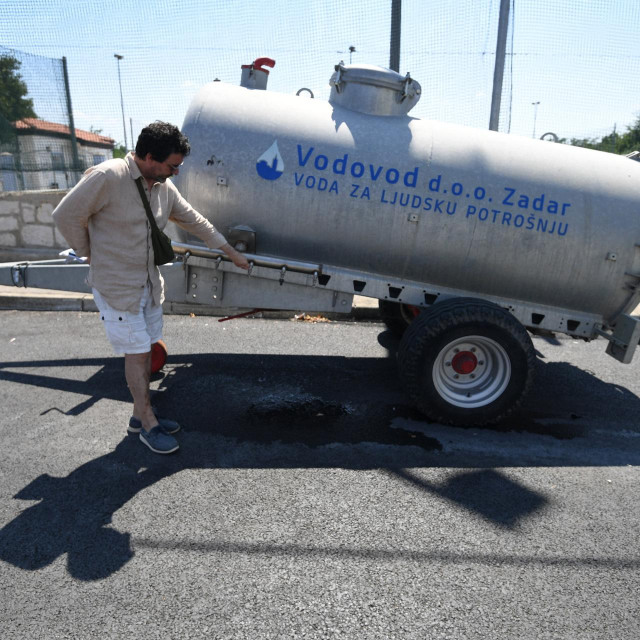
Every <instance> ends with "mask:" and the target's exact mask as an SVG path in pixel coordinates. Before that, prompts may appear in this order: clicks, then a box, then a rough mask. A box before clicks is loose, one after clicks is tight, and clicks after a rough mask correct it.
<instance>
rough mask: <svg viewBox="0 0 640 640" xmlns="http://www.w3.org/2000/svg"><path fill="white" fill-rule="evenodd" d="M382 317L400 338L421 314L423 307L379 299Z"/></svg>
mask: <svg viewBox="0 0 640 640" xmlns="http://www.w3.org/2000/svg"><path fill="white" fill-rule="evenodd" d="M378 309H379V310H380V318H381V319H382V322H384V323H385V324H386V325H387V328H388V329H389V330H390V331H391V332H392V333H393V334H395V335H396V336H397V337H398V338H402V336H403V335H404V332H405V331H406V330H407V328H408V327H409V325H410V324H411V323H412V322H413V321H414V320H415V319H416V318H417V317H418V316H419V315H420V312H421V311H422V309H420V307H415V306H414V305H412V304H402V303H401V302H390V301H389V300H378Z"/></svg>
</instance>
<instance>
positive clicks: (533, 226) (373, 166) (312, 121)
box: [178, 63, 640, 424]
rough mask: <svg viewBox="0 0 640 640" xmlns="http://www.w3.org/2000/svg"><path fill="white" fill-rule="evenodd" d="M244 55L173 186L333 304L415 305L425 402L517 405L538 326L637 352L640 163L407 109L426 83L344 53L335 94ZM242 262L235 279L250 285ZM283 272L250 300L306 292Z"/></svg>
mask: <svg viewBox="0 0 640 640" xmlns="http://www.w3.org/2000/svg"><path fill="white" fill-rule="evenodd" d="M260 66H261V65H260V64H259V63H258V64H255V65H254V67H252V70H254V69H255V71H254V73H253V76H255V77H256V78H260V79H262V80H264V75H263V74H264V73H266V71H262V70H261V69H260ZM243 71H244V78H243V84H245V85H246V86H231V85H228V84H223V83H220V82H213V83H211V84H209V85H207V86H205V87H204V88H203V89H202V90H201V91H200V93H199V94H198V95H197V96H196V97H195V99H194V100H193V102H192V104H191V105H190V107H189V110H188V112H187V115H186V118H185V121H184V125H183V130H184V132H185V134H186V135H187V136H188V137H189V139H190V140H191V143H192V152H191V155H190V156H189V157H188V158H187V159H186V161H185V164H184V167H183V170H182V171H181V172H180V175H179V176H178V187H179V189H180V190H181V192H182V193H183V194H184V195H185V197H186V198H187V199H188V200H189V201H190V202H191V203H192V204H193V205H194V206H195V207H196V208H197V209H198V210H199V211H201V212H203V213H205V214H207V213H208V212H210V213H211V215H212V219H214V220H215V222H216V224H217V225H218V226H219V227H220V228H221V229H222V230H223V232H227V233H230V234H231V235H232V236H234V234H236V235H235V238H236V239H237V242H240V243H241V244H240V246H241V247H242V248H248V249H249V250H250V252H251V253H254V254H257V255H260V256H270V257H272V258H274V259H276V260H278V261H282V263H283V264H282V267H281V268H280V269H279V271H280V272H281V273H280V276H279V277H278V281H279V282H283V283H286V282H288V281H290V280H291V279H293V278H294V276H297V277H298V283H300V282H301V281H302V280H305V279H306V284H307V285H308V286H306V287H302V289H307V290H308V291H311V292H316V293H320V292H323V291H326V292H331V294H332V297H331V302H332V303H333V306H332V307H330V309H331V310H338V311H339V310H340V308H341V306H344V305H343V303H345V302H346V301H345V300H344V299H343V298H342V299H341V298H340V296H343V295H345V294H348V295H352V294H359V295H364V296H370V297H373V298H377V299H378V300H380V301H381V304H382V309H383V311H384V313H385V315H386V317H387V320H388V321H389V324H390V325H391V326H393V327H394V328H396V329H398V328H403V316H404V317H406V314H407V313H409V314H410V316H411V318H410V319H411V320H412V322H411V323H410V325H409V323H408V322H407V324H408V325H409V328H408V330H407V331H406V332H405V333H404V336H403V337H402V341H401V344H400V348H399V356H398V360H399V366H400V372H401V375H402V377H403V379H404V381H405V383H406V388H407V391H408V393H409V395H410V396H411V398H412V399H413V401H414V402H415V403H416V405H417V406H418V407H419V408H420V409H421V410H422V411H423V412H424V413H426V414H427V415H429V416H431V417H432V418H434V419H437V420H442V421H447V422H453V423H467V424H470V423H484V422H489V421H495V420H498V419H500V418H501V417H503V416H504V415H505V414H506V413H508V412H509V411H511V410H512V409H513V408H514V407H515V406H517V404H518V403H519V402H520V400H521V399H522V397H523V395H524V393H525V392H526V390H527V388H528V387H529V386H530V384H531V381H532V373H533V369H534V364H535V359H534V350H533V347H532V343H531V339H530V337H529V334H528V332H527V329H529V330H533V331H552V332H562V333H566V334H569V335H571V336H577V337H581V338H584V339H587V340H590V339H593V338H596V337H598V336H599V335H605V337H607V338H608V339H609V346H608V350H609V353H611V355H613V356H614V357H617V358H618V359H620V360H621V361H623V362H629V361H630V359H631V356H632V354H633V351H634V350H635V347H636V345H637V343H638V338H639V335H640V334H639V328H638V322H637V320H635V319H634V318H632V317H631V316H630V315H629V313H630V312H631V310H632V309H634V308H635V306H636V305H637V303H638V285H639V283H640V163H638V162H635V161H634V160H632V159H630V158H627V157H620V156H615V155H612V154H608V153H602V152H597V151H592V150H587V149H582V148H577V147H571V146H567V145H562V144H554V143H551V142H546V141H540V140H530V139H525V138H521V137H516V136H509V135H504V134H500V133H496V132H491V131H484V130H477V129H471V128H466V127H461V126H456V125H452V124H445V123H442V122H434V121H428V120H421V119H418V118H413V117H411V116H410V115H408V113H409V111H410V109H411V108H412V107H413V106H414V105H415V104H416V103H417V101H418V100H419V99H420V97H421V95H422V93H423V90H422V88H421V87H420V85H419V83H418V82H416V81H415V80H413V79H412V78H410V77H409V76H408V75H407V76H402V75H400V74H398V73H396V72H394V71H391V70H389V69H384V68H380V67H373V66H368V65H343V64H341V65H338V66H337V67H336V69H335V73H334V74H333V76H332V77H331V81H330V83H331V95H330V98H329V100H328V101H325V100H317V99H309V97H308V96H307V95H306V94H303V95H300V96H295V95H284V94H280V93H276V92H270V91H261V90H256V89H253V88H249V87H250V86H251V84H250V81H249V82H248V81H247V76H248V75H249V74H251V71H250V72H249V74H248V73H247V71H246V68H245V70H243ZM261 71H262V73H261ZM424 97H425V98H426V99H428V95H427V96H424ZM181 240H182V241H183V242H185V243H188V242H189V240H188V238H187V237H185V236H181ZM203 255H204V254H203ZM287 261H289V262H290V263H291V269H289V268H288V267H287V266H286V263H287ZM296 262H297V263H301V264H298V265H297V266H298V270H296ZM277 266H278V265H276V267H277ZM301 267H302V268H301ZM305 267H306V268H305ZM276 271H278V269H276ZM225 277H226V274H225ZM232 277H234V278H235V282H234V283H232V282H231V278H229V279H228V280H229V281H228V282H225V289H226V288H234V289H236V290H237V291H239V290H240V289H243V286H242V284H241V278H242V276H240V275H235V276H232ZM281 278H283V279H281ZM249 279H250V278H249ZM244 280H245V281H246V280H247V279H246V278H244ZM275 283H276V280H275V279H274V280H273V286H272V287H271V288H270V290H269V291H268V292H267V291H263V293H264V294H266V297H261V298H260V299H259V300H258V299H255V298H253V297H252V296H251V292H250V291H248V290H247V292H246V293H247V296H248V297H247V299H246V302H245V301H241V305H240V306H245V304H247V303H249V304H250V305H254V304H259V305H260V306H275V307H280V306H283V305H281V304H278V298H283V301H284V298H285V297H286V296H288V295H293V297H294V299H293V300H289V301H288V302H289V303H291V302H293V307H298V308H300V306H303V305H304V301H303V300H300V303H298V301H297V300H295V294H291V293H290V292H289V291H286V292H285V291H284V290H283V289H282V285H279V284H275ZM254 284H255V285H256V288H259V289H263V287H262V285H261V284H260V283H259V282H258V281H257V280H256V281H254ZM218 290H222V289H218ZM308 291H307V293H308ZM253 293H255V291H254V292H253ZM223 296H224V293H223ZM237 302H238V301H236V302H235V303H237ZM349 302H350V301H349ZM350 306H351V305H350V304H348V308H350ZM418 312H419V313H418Z"/></svg>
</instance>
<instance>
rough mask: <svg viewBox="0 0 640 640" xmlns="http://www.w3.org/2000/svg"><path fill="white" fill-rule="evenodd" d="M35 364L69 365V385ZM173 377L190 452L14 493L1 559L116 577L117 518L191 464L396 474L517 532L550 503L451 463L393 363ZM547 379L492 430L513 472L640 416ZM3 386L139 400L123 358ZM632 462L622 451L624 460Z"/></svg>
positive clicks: (232, 368)
mask: <svg viewBox="0 0 640 640" xmlns="http://www.w3.org/2000/svg"><path fill="white" fill-rule="evenodd" d="M86 366H93V367H96V366H97V367H100V368H99V369H98V371H97V372H96V373H94V374H93V375H92V376H91V377H90V378H88V379H86V380H77V379H76V380H74V379H69V378H67V377H64V376H63V375H62V374H63V373H64V374H65V375H70V374H69V371H70V370H71V368H74V367H75V368H76V371H77V370H79V371H82V369H77V368H78V367H86ZM26 368H29V369H38V368H42V369H45V368H46V369H47V370H48V371H50V370H51V369H52V368H59V370H60V372H61V376H60V377H57V376H55V375H44V374H39V373H32V372H25V371H24V369H26ZM166 369H167V371H166V374H165V375H163V376H161V377H160V379H159V380H157V381H156V382H159V385H158V390H157V391H156V392H155V395H154V404H155V405H156V407H157V408H158V409H159V411H160V413H161V414H165V415H168V416H170V417H173V418H176V419H178V420H179V421H181V422H182V423H183V424H184V425H185V429H184V431H183V432H182V433H181V434H178V436H179V439H180V443H181V449H180V451H179V452H178V453H177V454H175V455H172V456H166V457H165V456H158V455H155V454H153V453H151V452H150V451H148V450H147V449H146V448H144V447H143V446H142V445H141V444H140V442H139V441H138V439H137V436H125V437H124V439H123V440H122V441H121V442H120V443H119V444H118V445H117V447H116V448H115V450H114V451H112V452H110V453H109V454H107V455H104V456H100V457H98V458H96V459H94V460H91V461H89V462H87V463H85V464H83V465H81V466H80V467H78V468H77V469H76V470H74V471H73V472H72V473H70V474H69V475H68V476H66V477H63V478H55V477H51V476H49V475H46V474H45V475H42V476H40V477H38V478H36V479H35V480H33V481H32V482H31V483H30V484H29V485H28V486H26V487H25V488H24V489H22V490H21V491H20V492H18V493H17V494H16V495H15V496H14V497H15V498H16V499H20V500H38V501H39V502H38V503H37V504H35V505H32V506H30V507H28V508H27V509H25V510H24V511H23V512H22V513H20V514H19V515H18V516H17V517H16V518H15V519H14V520H13V521H11V522H9V523H8V524H7V525H6V526H5V527H4V528H2V529H1V530H0V559H2V560H4V561H5V562H8V563H11V564H12V565H14V566H17V567H20V568H22V569H25V570H37V569H41V568H43V567H46V566H48V565H49V564H51V563H52V562H53V561H54V560H55V559H56V558H58V557H59V556H61V555H62V554H67V555H68V569H69V572H70V574H71V575H72V576H74V577H75V578H77V579H79V580H98V579H102V578H105V577H108V576H109V575H111V574H113V573H114V572H115V571H117V570H118V569H120V568H121V567H122V566H124V565H125V564H126V563H127V562H128V561H129V559H130V558H131V557H132V556H133V550H132V548H131V541H130V536H129V534H127V533H121V532H119V531H116V530H115V529H113V528H111V527H110V526H109V525H110V522H111V520H112V516H113V514H114V513H115V512H116V511H117V510H118V509H120V508H121V507H122V506H123V505H124V504H126V503H127V502H128V501H129V500H131V499H132V498H133V497H134V496H135V495H136V494H137V493H138V492H140V491H141V490H143V489H145V488H146V487H149V486H150V485H152V484H154V483H155V482H157V481H159V480H161V479H163V478H166V477H168V476H170V475H172V474H174V473H177V472H179V471H182V470H184V469H192V468H203V469H208V468H210V469H216V468H318V467H335V468H345V469H386V470H387V472H388V473H389V474H391V475H392V476H393V477H395V478H397V479H399V480H400V481H402V482H404V483H407V484H409V485H410V486H412V487H413V488H415V489H417V490H418V491H419V492H421V493H424V494H427V495H429V494H432V495H438V496H440V497H442V498H445V499H446V500H448V501H449V502H450V503H452V504H454V505H456V506H457V507H458V508H461V509H464V510H467V511H469V512H472V513H474V514H477V515H479V516H481V517H482V518H483V519H485V520H486V521H488V522H490V523H491V524H492V525H494V526H495V527H497V528H499V529H509V530H515V529H517V527H518V526H519V525H520V523H522V521H524V520H526V519H527V518H531V517H532V516H533V515H534V514H536V513H537V512H538V511H539V510H540V509H542V508H543V507H544V506H545V504H546V502H547V501H546V498H545V497H544V495H542V494H539V493H536V492H535V491H532V490H531V489H530V488H527V487H525V486H523V485H521V484H519V483H518V482H516V481H514V480H513V479H511V478H509V477H508V476H507V475H506V474H505V473H503V472H501V471H500V470H499V469H492V468H490V467H491V466H492V465H491V461H488V460H487V459H486V458H485V459H484V460H483V461H482V463H479V462H478V460H476V459H474V458H472V457H471V456H470V455H468V456H465V455H460V454H458V455H450V456H446V455H444V454H442V453H441V450H442V444H441V443H440V442H439V441H438V439H436V438H434V437H429V435H426V434H428V433H429V423H428V422H427V421H425V420H424V418H422V417H421V416H419V415H418V414H417V413H415V412H414V411H412V410H411V409H410V408H409V407H407V405H406V402H407V400H406V398H405V396H404V393H403V390H402V388H401V386H400V382H399V380H398V377H397V375H396V370H395V364H394V362H393V359H391V358H344V357H336V356H278V355H265V354H255V355H242V354H206V355H190V354H185V355H172V356H170V357H169V360H168V364H167V367H166ZM538 369H539V370H538V372H537V373H538V375H537V383H536V385H535V387H534V391H533V393H532V394H531V395H530V396H529V398H528V400H527V402H526V404H525V405H524V407H523V409H522V410H521V411H520V412H519V413H518V415H516V416H514V417H513V418H511V419H510V421H509V422H507V423H505V424H503V425H499V426H492V427H486V428H485V429H484V431H488V432H501V433H508V434H509V437H510V438H511V443H512V445H514V446H515V451H516V452H518V453H515V454H513V455H512V458H511V459H510V460H509V466H527V465H533V464H534V463H533V462H531V461H530V460H529V458H528V454H527V447H528V446H530V442H531V436H534V437H535V436H540V437H549V436H550V437H551V438H553V439H556V440H568V439H569V440H570V439H574V438H579V439H581V440H582V441H583V444H582V446H583V448H584V446H585V444H584V443H585V442H586V443H587V446H588V437H589V433H588V430H589V427H588V425H587V424H586V422H585V421H584V420H583V418H582V416H583V415H587V414H588V415H589V422H590V423H593V421H594V420H595V421H596V422H597V421H598V420H600V419H601V422H602V424H603V425H606V424H607V421H608V419H609V418H610V413H611V412H612V411H616V408H617V407H619V408H620V410H622V407H623V406H624V411H625V412H626V411H628V412H629V413H630V415H631V414H633V415H636V416H637V415H638V414H639V413H640V399H638V397H637V396H635V395H634V394H631V393H630V392H629V391H628V390H626V389H624V388H622V387H620V386H618V385H612V384H606V383H603V382H602V381H600V380H598V379H597V378H596V377H595V376H593V375H592V374H590V373H588V372H585V371H582V370H579V369H577V368H576V367H573V366H571V365H570V364H567V363H544V362H539V366H538ZM0 381H11V382H13V383H18V384H25V385H30V386H32V387H34V389H37V388H42V387H44V388H49V389H55V390H57V391H59V392H61V393H63V394H64V393H72V394H80V395H82V396H85V397H86V398H87V399H86V400H84V401H83V402H81V403H80V404H78V405H77V406H75V407H74V408H73V409H71V410H69V411H67V412H66V413H67V414H69V415H76V416H79V415H81V414H82V413H83V412H84V411H86V410H87V409H88V408H89V407H92V406H93V405H95V404H96V403H98V402H99V401H100V400H101V399H103V398H109V399H111V400H117V401H122V402H129V396H128V392H127V390H126V386H125V383H124V375H123V365H122V359H120V358H107V359H91V358H88V359H74V360H53V361H46V360H42V361H30V362H11V363H0ZM34 406H36V407H37V406H38V400H37V395H36V396H35V397H34ZM577 407H581V410H580V411H578V409H577ZM38 411H39V412H40V415H42V414H46V413H49V412H52V411H60V409H58V408H56V407H39V409H38ZM397 418H410V422H412V423H416V422H417V423H421V424H422V425H423V429H422V431H418V432H416V431H413V430H412V431H409V430H405V429H403V428H398V426H397V424H395V425H392V422H394V421H395V422H396V423H397V422H398V421H397V420H396V419H397ZM438 426H439V427H440V428H442V426H441V425H438ZM475 431H478V429H477V428H475ZM519 438H523V442H522V445H521V449H520V450H519V449H518V441H519V440H518V439H519ZM524 439H526V442H524ZM594 446H600V445H594ZM629 455H630V456H631V453H630V454H629ZM634 459H635V458H634ZM501 460H502V463H503V464H504V457H503V458H502V459H501ZM630 461H631V458H628V459H627V458H626V457H625V453H624V452H621V453H620V454H619V460H618V461H617V463H618V464H620V465H623V464H627V463H629V462H630ZM558 464H566V465H576V464H580V461H579V459H578V458H576V459H573V458H572V457H571V455H570V454H569V455H568V457H567V459H566V460H564V461H562V462H560V463H558V462H557V461H554V465H555V466H558ZM607 464H611V459H610V458H609V459H608V460H607ZM495 466H498V463H496V465H495ZM420 467H423V468H425V467H446V468H456V467H457V468H459V469H458V471H457V472H454V473H453V474H451V475H450V476H448V479H447V480H446V482H445V483H444V484H437V485H436V484H432V483H429V482H427V481H426V480H425V479H424V478H423V477H421V475H420V474H419V473H418V472H416V468H420ZM474 467H476V468H474ZM345 553H348V552H345Z"/></svg>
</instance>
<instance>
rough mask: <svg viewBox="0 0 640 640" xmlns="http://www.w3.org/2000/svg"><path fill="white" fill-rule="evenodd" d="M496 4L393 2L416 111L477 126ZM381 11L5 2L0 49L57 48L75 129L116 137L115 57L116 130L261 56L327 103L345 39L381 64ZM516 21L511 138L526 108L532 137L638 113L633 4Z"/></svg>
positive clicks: (639, 62) (374, 1) (47, 99)
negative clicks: (398, 6)
mask: <svg viewBox="0 0 640 640" xmlns="http://www.w3.org/2000/svg"><path fill="white" fill-rule="evenodd" d="M498 7H499V0H422V1H419V0H404V2H403V23H402V26H403V34H402V49H401V59H400V71H401V72H402V73H406V72H407V71H409V72H411V75H412V77H414V78H416V79H417V80H418V81H419V82H420V83H421V84H422V87H423V96H422V99H421V102H420V103H419V104H418V106H417V107H416V108H415V109H414V111H412V114H413V115H415V116H417V117H424V118H433V119H437V120H447V121H450V122H457V123H460V124H465V125H469V126H475V127H482V128H486V127H487V126H488V120H489V108H490V99H491V79H492V75H493V68H494V60H495V58H494V55H493V53H494V51H495V39H496V29H497V16H498ZM390 9H391V0H369V1H368V2H367V3H362V2H361V1H360V0H358V1H356V0H341V1H339V2H338V1H336V0H327V1H324V2H320V1H311V0H300V1H299V2H295V3H294V2H290V1H289V2H285V1H284V0H272V2H270V3H268V4H267V3H263V2H257V0H226V1H224V2H222V1H216V0H206V1H205V0H181V1H180V2H178V1H175V0H164V1H162V0H157V1H155V2H151V1H150V0H139V1H135V0H134V1H129V2H125V1H124V0H91V1H87V0H75V1H74V0H46V1H45V0H28V1H26V0H3V2H2V4H1V5H0V45H2V46H3V47H6V48H10V49H16V50H19V51H22V52H26V53H30V54H36V55H38V56H50V57H56V58H61V57H62V56H66V58H67V62H68V69H69V76H70V85H71V93H72V101H73V107H74V113H75V120H76V126H77V127H79V128H83V129H89V127H91V126H93V127H95V128H98V129H102V131H103V133H104V134H105V135H110V136H111V137H113V138H115V139H116V140H117V141H118V142H122V141H123V139H124V135H123V126H122V113H121V109H120V94H119V87H118V76H117V62H116V59H115V58H114V53H118V54H120V55H123V56H124V59H123V60H122V62H121V73H122V91H123V96H124V109H125V117H126V126H127V136H128V137H130V122H129V119H130V118H131V120H132V122H133V132H134V136H135V137H137V134H138V131H139V129H140V128H141V127H142V126H144V125H145V124H147V123H148V122H150V121H152V120H155V119H164V120H169V121H172V122H175V123H176V124H178V125H181V124H182V120H183V118H184V114H185V112H186V109H187V107H188V104H189V102H190V100H191V99H192V97H193V96H194V95H195V93H196V91H197V90H198V89H199V88H200V87H201V86H202V85H203V84H205V83H206V82H209V81H212V80H214V79H215V78H219V79H220V80H222V81H225V82H231V83H234V84H237V83H238V81H239V78H240V65H242V64H246V63H249V62H251V61H252V60H253V59H255V58H257V57H260V56H269V57H272V58H274V59H275V60H276V67H275V69H274V70H273V71H272V72H271V76H270V81H269V89H270V90H273V91H281V92H285V93H295V92H296V91H297V90H298V89H299V88H300V87H309V88H311V89H312V90H313V91H314V93H315V94H316V97H317V98H325V99H326V97H328V93H329V86H328V79H329V76H330V75H331V73H332V71H333V66H334V65H335V64H336V63H337V62H339V61H340V60H341V59H343V60H345V61H347V62H348V60H349V52H348V47H349V46H350V45H353V46H355V47H356V53H355V54H354V55H353V61H354V62H363V63H369V64H379V65H383V66H387V65H388V62H389V23H390ZM513 24H514V31H513V33H512V34H511V33H510V37H509V41H510V43H511V36H513V56H510V58H509V62H508V65H507V73H506V75H505V91H504V93H503V107H504V108H503V116H502V119H501V130H506V128H507V126H508V125H509V123H510V131H511V133H515V134H519V135H525V136H529V137H530V136H531V135H532V134H533V125H534V112H536V111H537V113H536V115H537V118H536V123H535V125H536V135H537V136H539V135H540V134H542V133H544V132H546V131H553V132H555V133H557V134H558V135H559V136H561V137H573V136H576V137H595V136H598V137H599V136H601V135H604V134H606V133H608V132H610V131H611V129H612V127H613V125H614V124H615V125H617V129H618V131H624V130H625V127H626V126H627V125H629V124H631V123H632V122H633V121H634V120H635V118H636V117H637V116H638V115H640V90H639V89H640V87H639V86H638V85H639V84H640V55H639V54H638V53H637V48H636V47H637V43H636V41H637V35H638V34H639V33H640V0H514V22H513ZM32 61H35V62H37V64H34V65H31V64H30V63H31V62H32ZM28 62H29V64H27V63H25V65H23V75H24V77H25V80H27V82H28V85H29V87H30V89H31V93H32V95H33V96H34V98H35V99H36V110H37V112H38V113H39V115H41V117H43V118H44V117H46V118H49V119H56V118H58V119H59V114H61V113H62V105H61V100H60V97H59V94H56V93H55V92H53V91H52V89H51V80H50V79H49V80H46V77H47V75H48V73H49V71H50V70H49V68H48V66H47V63H46V61H42V60H40V59H31V58H29V60H28ZM509 63H512V64H509ZM27 67H29V68H27ZM34 72H35V73H34ZM43 78H45V79H44V80H43ZM534 102H539V103H540V104H539V105H538V107H537V109H536V108H535V107H534V106H533V104H532V103H534ZM509 111H510V113H509ZM129 143H130V141H129Z"/></svg>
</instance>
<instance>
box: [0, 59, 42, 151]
mask: <svg viewBox="0 0 640 640" xmlns="http://www.w3.org/2000/svg"><path fill="white" fill-rule="evenodd" d="M20 64H21V63H20V61H19V60H17V59H16V58H14V57H13V56H9V55H6V54H5V55H0V144H3V145H15V138H16V135H15V130H14V128H13V124H12V123H13V122H15V121H16V120H21V119H22V118H37V117H38V116H37V115H36V112H35V111H34V110H33V100H32V99H31V98H26V97H25V96H26V95H27V85H26V84H25V83H24V82H23V81H22V77H21V76H20V74H19V73H18V70H19V69H20Z"/></svg>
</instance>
